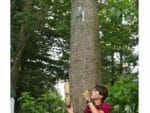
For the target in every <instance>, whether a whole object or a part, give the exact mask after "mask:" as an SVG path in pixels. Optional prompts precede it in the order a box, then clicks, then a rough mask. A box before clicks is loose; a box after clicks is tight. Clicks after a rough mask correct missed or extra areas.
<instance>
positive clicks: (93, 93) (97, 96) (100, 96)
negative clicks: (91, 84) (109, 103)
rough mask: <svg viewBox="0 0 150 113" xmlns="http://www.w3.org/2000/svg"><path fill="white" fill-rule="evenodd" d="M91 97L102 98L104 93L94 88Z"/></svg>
mask: <svg viewBox="0 0 150 113" xmlns="http://www.w3.org/2000/svg"><path fill="white" fill-rule="evenodd" d="M91 93H92V94H91V98H92V99H102V97H103V96H102V95H100V94H99V92H98V91H97V90H96V89H93V90H92V92H91Z"/></svg>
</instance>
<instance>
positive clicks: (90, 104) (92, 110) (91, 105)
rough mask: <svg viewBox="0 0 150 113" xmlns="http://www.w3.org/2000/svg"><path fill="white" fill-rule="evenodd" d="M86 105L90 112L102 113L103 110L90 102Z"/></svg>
mask: <svg viewBox="0 0 150 113" xmlns="http://www.w3.org/2000/svg"><path fill="white" fill-rule="evenodd" d="M88 106H89V108H90V110H91V112H92V113H104V111H102V110H98V109H96V107H95V106H94V104H93V103H92V102H89V103H88Z"/></svg>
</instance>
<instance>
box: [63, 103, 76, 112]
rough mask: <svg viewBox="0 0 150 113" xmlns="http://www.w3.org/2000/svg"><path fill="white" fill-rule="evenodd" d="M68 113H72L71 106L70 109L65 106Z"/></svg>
mask: <svg viewBox="0 0 150 113" xmlns="http://www.w3.org/2000/svg"><path fill="white" fill-rule="evenodd" d="M65 108H66V110H67V112H68V113H74V112H73V107H72V105H71V106H70V107H67V106H65Z"/></svg>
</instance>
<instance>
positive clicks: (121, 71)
mask: <svg viewBox="0 0 150 113" xmlns="http://www.w3.org/2000/svg"><path fill="white" fill-rule="evenodd" d="M122 48H123V47H122V45H121V47H120V75H123V50H122Z"/></svg>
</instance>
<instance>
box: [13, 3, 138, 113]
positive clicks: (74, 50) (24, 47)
mask: <svg viewBox="0 0 150 113" xmlns="http://www.w3.org/2000/svg"><path fill="white" fill-rule="evenodd" d="M80 8H81V9H80ZM83 12H84V14H83ZM136 48H138V1H137V0H98V1H97V0H77V1H75V0H71V1H70V0H12V1H11V96H12V97H14V98H15V100H16V101H15V113H65V110H64V105H63V100H62V98H61V95H60V94H59V92H58V91H57V89H56V88H55V87H54V86H55V85H56V84H57V83H58V81H59V80H65V79H68V78H69V76H70V80H71V87H72V93H73V94H76V95H72V99H73V100H74V107H76V109H77V108H78V111H77V112H76V113H82V109H83V108H82V106H84V104H83V103H84V101H83V100H82V99H81V100H82V101H79V100H80V98H82V97H79V95H80V94H81V91H82V90H83V89H84V88H85V87H88V88H91V87H92V85H93V84H95V83H103V84H105V85H106V86H107V87H108V88H109V92H110V93H109V97H108V99H107V101H108V102H109V103H110V104H111V110H112V111H111V112H112V113H137V112H138V51H137V50H136ZM29 92H30V93H29ZM76 102H77V103H78V105H76V106H75V103H76Z"/></svg>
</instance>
